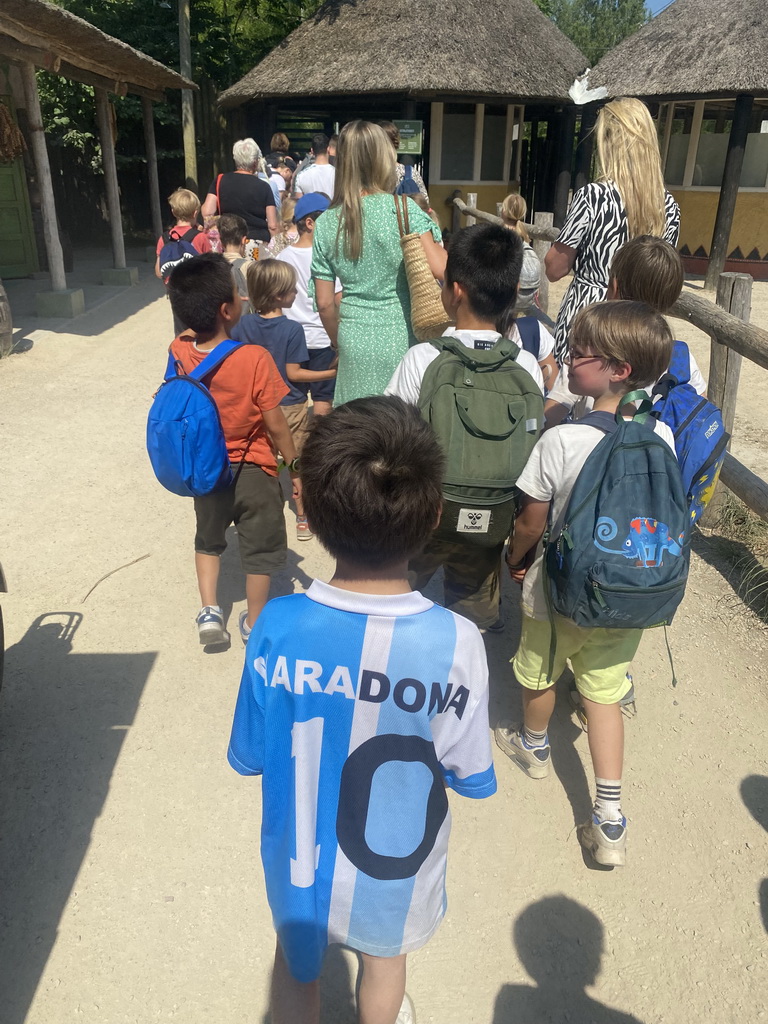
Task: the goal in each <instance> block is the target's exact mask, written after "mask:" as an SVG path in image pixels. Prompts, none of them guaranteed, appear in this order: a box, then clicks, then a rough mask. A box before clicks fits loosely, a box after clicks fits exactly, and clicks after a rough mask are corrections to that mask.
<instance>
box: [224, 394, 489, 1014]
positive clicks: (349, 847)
mask: <svg viewBox="0 0 768 1024" xmlns="http://www.w3.org/2000/svg"><path fill="white" fill-rule="evenodd" d="M302 463H303V466H304V467H305V468H304V469H302V470H301V472H302V480H303V494H304V498H305V508H306V512H307V516H308V519H309V522H310V524H311V527H312V530H313V531H314V533H315V535H316V536H317V537H318V538H319V539H320V541H321V542H322V543H323V545H324V546H325V547H326V548H327V549H328V551H329V552H330V553H331V554H332V555H333V556H334V557H335V558H336V571H335V573H334V575H333V578H332V579H331V581H330V582H329V583H321V582H319V581H315V582H314V583H312V585H311V586H310V588H309V590H308V591H307V593H306V594H293V595H291V596H289V597H282V598H277V599H276V600H274V601H272V602H270V603H269V604H268V605H267V607H266V608H265V609H264V611H263V612H262V614H261V616H260V617H259V619H258V622H257V624H256V626H255V628H254V630H253V633H252V634H251V637H250V640H249V641H248V647H247V650H246V658H245V669H244V672H243V678H242V682H241V686H240V694H239V697H238V702H237V707H236V710H235V719H234V724H233V728H232V737H231V742H230V748H229V762H230V764H231V765H232V767H233V768H234V769H235V770H236V771H238V772H240V773H241V774H243V775H259V774H263V776H264V780H263V788H262V793H263V813H262V833H261V854H262V862H263V866H264V873H265V877H266V886H267V897H268V900H269V904H270V908H271V910H272V914H273V918H274V921H275V927H276V929H277V951H276V954H275V971H274V975H273V982H272V1001H271V1014H272V1017H271V1019H272V1021H273V1024H284V1022H286V1021H295V1020H301V1021H302V1022H306V1024H316V1022H317V1021H318V1020H319V1001H318V983H317V978H318V975H319V973H320V967H321V964H322V960H323V954H324V952H325V949H326V947H327V946H328V945H329V944H330V943H343V944H344V945H346V946H349V947H351V948H353V949H355V950H357V951H358V952H360V953H361V955H362V961H363V976H362V980H361V984H360V990H359V1003H360V1016H361V1019H362V1020H365V1021H367V1022H372V1024H395V1022H396V1021H401V1022H406V1021H409V1020H411V1019H412V1017H411V1016H410V1014H412V1009H410V1008H409V1004H410V1001H409V1000H408V997H407V996H405V955H406V954H407V953H409V952H411V951H413V950H416V949H418V948H420V947H421V946H423V945H424V944H425V943H426V942H427V941H428V940H429V938H430V937H431V936H432V934H433V933H434V931H435V930H436V928H437V926H438V925H439V923H440V921H441V920H442V918H443V915H444V913H445V909H446V894H445V871H446V856H447V849H448V834H449V831H450V821H451V819H450V811H449V807H448V799H447V795H446V788H449V789H453V790H455V791H456V792H457V793H460V794H461V795H463V796H468V797H474V798H481V797H486V796H490V795H491V794H493V793H494V792H495V790H496V778H495V775H494V770H493V761H492V757H491V749H490V740H489V730H488V668H487V664H486V659H485V651H484V648H483V641H482V638H481V636H480V633H479V631H478V630H477V628H476V627H475V626H474V625H473V624H472V623H471V622H469V621H468V620H467V619H464V618H462V617H461V616H459V615H456V614H455V613H453V612H450V611H448V610H446V609H444V608H441V607H439V606H438V605H435V604H433V602H432V601H429V600H428V599H427V598H425V597H423V596H422V595H421V594H419V593H413V592H412V591H411V589H410V587H409V585H408V574H407V570H408V559H409V558H410V557H411V555H413V554H414V553H415V552H416V551H418V550H419V549H420V548H421V547H422V546H423V545H424V543H425V542H426V540H427V539H428V537H429V534H430V533H431V531H432V529H433V528H434V525H435V524H436V523H437V521H438V518H439V515H440V503H441V479H442V476H441V471H442V454H441V450H440V447H439V444H438V442H437V440H436V438H435V436H434V434H433V433H432V430H431V428H430V427H429V426H428V425H427V424H426V423H425V422H424V421H423V420H422V419H421V417H420V415H419V413H418V410H417V409H415V408H414V407H412V406H408V405H406V404H405V403H404V402H403V401H401V400H400V399H399V398H394V397H390V398H387V397H374V398H362V399H357V400H356V401H353V402H349V403H347V404H346V405H343V406H340V407H339V408H338V409H335V410H334V411H333V412H331V413H330V414H329V415H328V416H323V417H320V418H318V419H317V420H316V421H315V424H314V426H313V429H312V432H311V433H310V436H309V438H308V440H307V442H306V444H305V448H304V452H303V455H302Z"/></svg>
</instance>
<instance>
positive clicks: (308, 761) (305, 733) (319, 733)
mask: <svg viewBox="0 0 768 1024" xmlns="http://www.w3.org/2000/svg"><path fill="white" fill-rule="evenodd" d="M322 751H323V720H322V718H310V720H309V721H308V722H294V725H293V729H292V730H291V757H292V759H293V762H294V779H295V794H294V795H295V808H296V859H295V860H294V858H293V857H291V885H295V886H296V888H297V889H307V888H309V886H310V885H314V882H315V871H316V870H317V865H318V863H319V861H320V846H319V845H315V838H316V836H317V796H318V789H319V784H320V756H321V754H322Z"/></svg>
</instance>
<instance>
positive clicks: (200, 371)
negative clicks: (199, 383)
mask: <svg viewBox="0 0 768 1024" xmlns="http://www.w3.org/2000/svg"><path fill="white" fill-rule="evenodd" d="M245 344H246V343H245V342H244V341H232V339H231V338H227V339H226V341H220V342H219V344H218V345H217V346H216V348H214V349H211V351H210V352H209V353H208V355H207V356H206V357H205V359H204V360H203V361H202V362H201V363H199V364H198V365H197V366H196V367H195V368H194V370H193V371H192V372H191V373H188V374H187V376H188V377H191V378H192V379H193V380H202V379H203V377H207V376H208V374H209V373H213V371H214V370H218V368H219V366H220V365H221V364H222V363H223V362H224V360H225V359H226V358H227V356H229V355H231V354H232V353H233V352H234V351H235V350H236V349H238V348H242V347H243V345H245Z"/></svg>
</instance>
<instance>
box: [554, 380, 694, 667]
mask: <svg viewBox="0 0 768 1024" xmlns="http://www.w3.org/2000/svg"><path fill="white" fill-rule="evenodd" d="M627 397H628V399H629V400H630V401H632V400H636V399H638V398H644V399H645V401H644V403H643V404H642V405H641V410H640V412H638V413H637V414H636V415H635V418H634V419H632V420H625V419H623V417H618V418H617V417H616V416H613V415H612V414H610V413H605V412H596V413H591V414H590V415H589V416H586V417H585V418H584V419H583V420H580V421H579V423H578V424H574V427H571V426H564V427H562V428H561V429H564V430H569V429H574V428H575V426H583V425H585V424H588V425H590V426H593V427H596V428H597V429H598V430H602V431H603V432H604V433H605V435H606V436H605V437H604V438H603V439H602V440H601V441H600V442H599V443H598V444H597V446H596V447H595V449H594V450H593V451H592V452H591V453H590V455H589V457H588V458H587V460H586V462H585V463H584V466H583V468H582V470H581V472H580V473H579V476H578V478H577V480H576V483H575V484H574V487H573V491H572V492H571V496H570V498H569V500H568V506H567V508H566V511H565V515H564V518H563V526H562V528H561V530H560V532H559V534H558V535H557V536H555V537H552V538H550V537H549V536H547V537H546V538H545V539H546V546H545V554H544V561H545V568H546V572H545V580H544V584H545V593H546V595H547V603H548V606H549V608H550V613H551V612H553V611H554V612H557V614H558V615H563V616H565V617H566V618H568V619H572V620H573V621H574V622H575V623H576V625H577V626H582V627H585V628H593V627H600V628H608V629H612V628H613V629H627V628H633V629H647V628H648V627H650V626H660V625H666V624H668V623H669V622H671V621H672V617H673V615H674V614H675V610H676V609H677V606H678V605H679V604H680V601H681V600H682V598H683V594H684V593H685V585H686V581H687V579H688V563H689V559H690V550H689V548H690V529H691V526H690V516H689V514H688V502H687V500H686V495H685V491H684V489H683V483H682V479H681V477H680V468H679V466H678V464H677V461H676V459H675V456H674V453H673V451H672V449H671V448H670V447H669V445H668V444H666V443H665V442H664V441H663V440H662V439H661V438H660V437H659V436H658V435H657V434H655V433H653V432H652V430H651V429H649V427H650V426H651V425H652V424H651V423H646V422H645V420H646V417H647V416H648V408H649V405H650V403H649V402H648V396H647V395H646V394H645V393H644V392H637V391H636V392H633V393H632V394H631V395H628V396H627ZM553 639H554V630H553ZM552 655H554V651H553V652H552ZM551 661H552V662H553V661H554V657H551ZM550 674H551V667H550Z"/></svg>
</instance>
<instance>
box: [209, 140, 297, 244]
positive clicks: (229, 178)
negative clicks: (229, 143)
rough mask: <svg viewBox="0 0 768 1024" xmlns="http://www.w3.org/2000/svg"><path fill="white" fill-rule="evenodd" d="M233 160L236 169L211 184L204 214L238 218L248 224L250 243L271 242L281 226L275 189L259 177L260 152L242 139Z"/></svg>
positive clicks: (235, 150)
mask: <svg viewBox="0 0 768 1024" xmlns="http://www.w3.org/2000/svg"><path fill="white" fill-rule="evenodd" d="M232 156H233V157H234V161H235V167H236V168H237V169H236V170H235V171H230V172H228V173H227V174H220V175H219V176H218V178H216V179H214V181H212V182H211V184H210V186H209V188H208V195H207V197H206V200H205V202H204V203H203V207H202V214H203V216H204V217H213V216H214V215H215V214H217V213H219V214H221V213H233V214H236V215H237V216H238V217H242V218H243V220H244V221H245V223H246V226H247V229H248V237H249V238H250V239H253V240H254V241H257V242H268V241H269V240H270V238H271V237H272V236H273V235H275V234H277V232H278V230H279V224H278V220H277V210H276V207H275V196H274V193H273V191H272V186H271V185H270V184H269V182H267V181H264V180H263V179H262V178H258V177H257V176H256V175H257V173H258V171H259V168H260V166H261V163H262V156H261V150H260V149H259V147H258V145H257V144H256V143H255V142H254V140H253V139H240V140H239V141H238V142H236V143H235V144H234V146H233V147H232Z"/></svg>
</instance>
